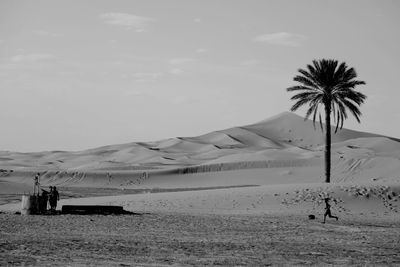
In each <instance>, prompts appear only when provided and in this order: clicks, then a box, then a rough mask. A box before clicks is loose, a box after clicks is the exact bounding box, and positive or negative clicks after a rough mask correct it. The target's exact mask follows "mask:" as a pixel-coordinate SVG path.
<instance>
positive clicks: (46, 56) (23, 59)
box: [11, 54, 55, 62]
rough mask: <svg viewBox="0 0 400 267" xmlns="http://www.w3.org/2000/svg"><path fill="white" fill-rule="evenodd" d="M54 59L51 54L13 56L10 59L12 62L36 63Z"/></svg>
mask: <svg viewBox="0 0 400 267" xmlns="http://www.w3.org/2000/svg"><path fill="white" fill-rule="evenodd" d="M53 58H55V56H54V55H51V54H27V55H22V54H21V55H15V56H13V57H12V58H11V61H12V62H36V61H42V60H49V59H53Z"/></svg>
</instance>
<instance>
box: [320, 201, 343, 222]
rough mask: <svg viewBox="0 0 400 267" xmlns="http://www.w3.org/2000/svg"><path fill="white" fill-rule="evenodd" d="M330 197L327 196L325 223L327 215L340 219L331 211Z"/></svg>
mask: <svg viewBox="0 0 400 267" xmlns="http://www.w3.org/2000/svg"><path fill="white" fill-rule="evenodd" d="M329 200H330V199H329V197H327V198H325V214H324V221H323V223H325V221H326V216H329V218H335V219H336V221H337V220H339V218H338V217H336V216H333V215H332V213H331V204H329Z"/></svg>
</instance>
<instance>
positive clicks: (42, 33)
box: [32, 30, 63, 37]
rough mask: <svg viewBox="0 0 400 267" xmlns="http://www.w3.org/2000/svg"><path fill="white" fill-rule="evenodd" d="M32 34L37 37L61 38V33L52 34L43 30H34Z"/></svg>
mask: <svg viewBox="0 0 400 267" xmlns="http://www.w3.org/2000/svg"><path fill="white" fill-rule="evenodd" d="M32 33H33V34H34V35H39V36H51V37H60V36H63V35H62V34H61V33H54V32H49V31H45V30H35V31H33V32H32Z"/></svg>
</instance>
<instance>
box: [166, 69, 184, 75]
mask: <svg viewBox="0 0 400 267" xmlns="http://www.w3.org/2000/svg"><path fill="white" fill-rule="evenodd" d="M169 73H170V74H173V75H180V74H182V73H183V70H181V69H180V68H173V69H170V70H169Z"/></svg>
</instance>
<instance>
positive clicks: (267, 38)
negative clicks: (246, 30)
mask: <svg viewBox="0 0 400 267" xmlns="http://www.w3.org/2000/svg"><path fill="white" fill-rule="evenodd" d="M306 39H307V38H306V37H305V36H304V35H301V34H295V33H288V32H277V33H269V34H261V35H258V36H256V37H255V38H254V39H253V41H255V42H261V43H267V44H271V45H281V46H291V47H298V46H302V45H303V44H304V42H305V41H306Z"/></svg>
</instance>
